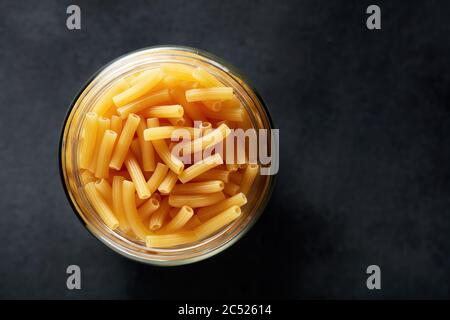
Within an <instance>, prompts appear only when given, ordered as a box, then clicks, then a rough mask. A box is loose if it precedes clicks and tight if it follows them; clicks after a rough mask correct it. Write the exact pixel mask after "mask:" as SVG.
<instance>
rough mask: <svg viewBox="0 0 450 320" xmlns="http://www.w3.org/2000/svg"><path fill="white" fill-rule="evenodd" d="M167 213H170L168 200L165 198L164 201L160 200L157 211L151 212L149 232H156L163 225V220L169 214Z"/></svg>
mask: <svg viewBox="0 0 450 320" xmlns="http://www.w3.org/2000/svg"><path fill="white" fill-rule="evenodd" d="M169 211H170V205H169V198H168V197H165V198H164V199H162V200H161V202H160V205H159V209H158V210H156V211H155V212H153V214H152V215H151V217H150V222H149V228H150V230H151V231H156V230H158V229H159V228H161V226H162V225H163V223H164V220H165V219H166V217H167V216H168V214H169Z"/></svg>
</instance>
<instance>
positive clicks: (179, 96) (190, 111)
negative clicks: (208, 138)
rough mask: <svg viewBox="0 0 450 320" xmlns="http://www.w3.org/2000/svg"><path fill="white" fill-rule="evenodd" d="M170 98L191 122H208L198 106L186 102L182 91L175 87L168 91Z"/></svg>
mask: <svg viewBox="0 0 450 320" xmlns="http://www.w3.org/2000/svg"><path fill="white" fill-rule="evenodd" d="M169 93H170V95H171V97H172V98H173V99H174V100H175V101H176V102H177V103H178V104H181V105H182V106H183V108H184V112H185V113H186V114H187V115H188V116H189V118H191V119H192V121H202V122H204V121H208V120H207V119H206V117H205V116H204V115H203V113H202V112H201V110H200V108H199V104H196V103H190V102H187V100H186V97H185V95H184V90H183V89H181V88H179V87H177V88H173V89H170V90H169Z"/></svg>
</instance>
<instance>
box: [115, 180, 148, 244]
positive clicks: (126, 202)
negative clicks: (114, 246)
mask: <svg viewBox="0 0 450 320" xmlns="http://www.w3.org/2000/svg"><path fill="white" fill-rule="evenodd" d="M134 192H135V188H134V183H133V182H131V181H128V180H125V181H124V182H123V183H122V199H123V200H122V201H123V207H124V209H125V216H126V218H127V221H128V224H129V225H130V228H131V230H132V231H133V233H134V234H135V235H136V236H137V237H138V238H139V239H141V240H144V241H145V237H146V236H148V235H149V234H150V232H149V231H148V229H147V227H146V226H145V225H144V224H143V223H142V221H141V219H140V217H139V215H138V212H137V209H136V203H135V201H134Z"/></svg>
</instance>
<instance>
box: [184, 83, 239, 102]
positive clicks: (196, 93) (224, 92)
mask: <svg viewBox="0 0 450 320" xmlns="http://www.w3.org/2000/svg"><path fill="white" fill-rule="evenodd" d="M185 94H186V100H187V101H188V102H196V101H211V100H230V99H231V98H233V88H231V87H211V88H202V89H191V90H186V93H185Z"/></svg>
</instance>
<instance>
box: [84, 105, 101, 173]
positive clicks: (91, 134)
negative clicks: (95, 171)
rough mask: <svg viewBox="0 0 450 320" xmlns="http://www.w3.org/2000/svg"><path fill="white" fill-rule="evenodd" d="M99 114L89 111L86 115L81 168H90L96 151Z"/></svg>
mask: <svg viewBox="0 0 450 320" xmlns="http://www.w3.org/2000/svg"><path fill="white" fill-rule="evenodd" d="M97 118H98V117H97V114H96V113H94V112H88V113H87V114H86V116H85V117H84V124H83V129H84V136H85V138H84V139H83V143H82V144H81V150H80V168H81V169H88V168H89V165H90V164H91V161H92V157H93V154H94V152H95V141H96V139H97V130H98V121H97Z"/></svg>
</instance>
